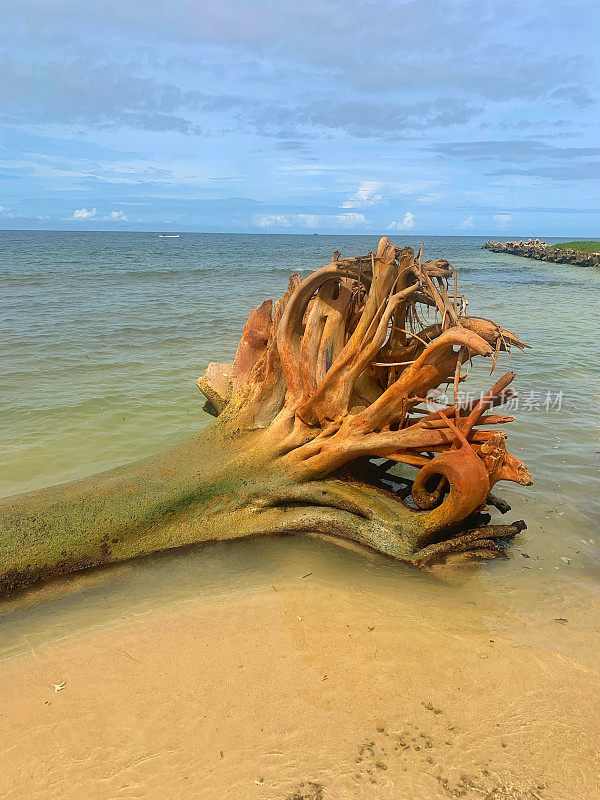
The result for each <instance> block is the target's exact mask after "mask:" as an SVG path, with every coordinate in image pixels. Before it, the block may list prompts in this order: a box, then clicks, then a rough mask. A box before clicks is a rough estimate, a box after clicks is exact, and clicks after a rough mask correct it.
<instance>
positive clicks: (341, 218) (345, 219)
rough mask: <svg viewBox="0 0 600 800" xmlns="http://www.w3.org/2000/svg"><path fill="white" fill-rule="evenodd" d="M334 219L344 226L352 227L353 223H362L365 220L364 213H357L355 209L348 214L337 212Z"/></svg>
mask: <svg viewBox="0 0 600 800" xmlns="http://www.w3.org/2000/svg"><path fill="white" fill-rule="evenodd" d="M335 219H336V221H337V222H339V223H340V225H343V226H344V228H353V227H354V226H355V225H362V224H363V223H365V222H366V221H367V220H366V219H365V215H364V214H357V213H356V212H355V211H353V212H351V213H350V214H337V215H336V216H335Z"/></svg>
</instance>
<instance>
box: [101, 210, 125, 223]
mask: <svg viewBox="0 0 600 800" xmlns="http://www.w3.org/2000/svg"><path fill="white" fill-rule="evenodd" d="M104 219H105V220H106V221H107V222H127V214H126V213H125V212H124V211H111V212H110V214H109V215H108V216H107V217H104Z"/></svg>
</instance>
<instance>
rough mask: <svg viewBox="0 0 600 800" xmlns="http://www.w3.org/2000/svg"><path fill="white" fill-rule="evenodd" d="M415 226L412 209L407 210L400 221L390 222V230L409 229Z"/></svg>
mask: <svg viewBox="0 0 600 800" xmlns="http://www.w3.org/2000/svg"><path fill="white" fill-rule="evenodd" d="M414 227H415V215H414V214H413V213H412V211H407V212H406V214H405V215H404V219H403V220H402V222H395V221H392V222H390V230H392V231H409V230H410V229H411V228H414Z"/></svg>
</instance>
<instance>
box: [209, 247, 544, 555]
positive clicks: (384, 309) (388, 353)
mask: <svg viewBox="0 0 600 800" xmlns="http://www.w3.org/2000/svg"><path fill="white" fill-rule="evenodd" d="M450 282H452V287H450ZM277 303H278V304H279V305H277V304H275V305H276V307H277V308H278V313H277V314H275V313H273V315H272V317H271V320H270V325H267V324H266V322H265V320H266V318H267V316H268V313H269V308H270V306H269V305H268V304H263V305H262V306H259V307H258V308H257V309H255V310H254V311H253V312H252V313H251V315H250V319H249V321H248V324H247V325H246V328H245V330H244V335H243V337H242V341H241V343H240V349H239V350H238V355H237V356H236V361H235V364H234V378H233V381H232V392H231V397H230V401H229V404H230V407H232V408H234V409H236V424H237V425H238V426H239V427H244V426H246V427H250V428H252V427H254V428H256V427H264V428H266V429H267V435H268V437H269V436H270V437H271V438H275V439H277V440H278V447H277V453H278V456H277V458H278V463H277V468H278V469H281V470H283V471H284V472H285V473H286V474H287V475H289V476H290V478H291V480H293V481H294V482H296V483H297V484H298V485H301V486H308V485H310V483H311V482H312V481H321V482H322V481H324V480H326V479H327V477H328V476H333V475H337V474H340V470H343V469H344V468H345V466H346V465H348V464H349V463H353V464H354V465H356V464H358V463H361V462H362V463H369V459H372V458H373V457H384V458H386V459H387V460H388V461H387V463H403V464H405V465H409V466H412V467H417V469H418V472H417V475H416V476H415V478H414V481H413V482H412V485H411V486H412V488H411V490H410V494H409V493H408V492H407V491H404V493H403V496H402V497H400V498H399V500H400V501H401V502H404V501H405V500H406V501H407V502H408V503H409V505H410V507H412V508H413V509H414V511H413V512H412V515H413V517H414V524H413V527H414V528H415V533H414V536H413V538H414V550H415V551H420V552H427V553H434V552H439V553H442V549H440V547H439V545H438V544H436V545H431V544H430V542H431V541H432V539H435V538H436V537H437V535H438V533H439V532H440V531H443V530H445V529H450V528H452V526H453V525H455V524H456V523H458V522H460V521H461V520H464V519H465V518H466V517H468V516H469V515H470V514H471V513H472V512H473V511H474V510H475V509H477V508H478V507H482V506H483V505H484V503H485V502H486V498H490V497H491V498H494V496H493V495H490V489H491V487H492V486H493V485H494V484H495V483H496V482H497V481H499V480H512V481H516V482H517V483H520V484H522V485H528V484H529V483H531V477H530V475H529V473H528V472H527V470H526V468H525V467H524V465H523V464H522V463H521V462H520V461H518V459H516V458H515V457H514V456H512V455H510V454H509V453H508V452H507V450H506V446H505V434H504V433H502V432H500V431H495V430H488V429H487V428H485V429H483V428H482V427H481V426H489V425H504V424H506V423H509V422H511V421H512V420H513V419H514V417H512V416H510V415H506V414H493V413H489V411H490V409H492V408H494V407H496V406H498V405H502V403H504V402H505V401H507V400H509V399H511V398H512V397H514V396H515V393H514V391H513V390H512V389H511V388H509V384H510V383H511V382H512V381H513V379H514V377H515V373H514V372H507V373H506V374H505V375H503V376H502V378H500V379H499V380H498V381H497V382H496V383H495V384H494V386H492V388H491V389H490V390H489V391H488V392H487V393H486V394H484V395H483V396H482V397H480V398H479V399H477V400H474V401H473V402H470V403H462V404H461V403H458V402H455V403H454V405H453V406H451V407H449V408H439V407H437V406H435V404H434V403H433V402H432V399H431V398H432V397H433V396H434V395H435V392H436V391H437V390H438V387H440V386H441V385H443V384H445V383H447V384H451V385H452V386H453V389H454V395H455V398H458V393H459V385H460V384H461V383H462V382H463V381H464V380H465V379H466V377H467V376H466V374H465V375H463V374H462V367H463V366H464V365H465V364H468V363H470V362H471V361H472V359H473V358H474V357H476V356H483V357H488V358H490V359H491V360H492V369H491V371H492V372H493V371H494V369H495V368H496V365H497V363H498V360H499V358H500V356H501V354H502V353H509V351H510V349H511V348H512V347H516V348H518V349H520V350H523V349H524V348H525V347H527V345H525V344H523V343H522V342H521V341H520V340H519V338H518V336H516V334H514V333H512V332H511V331H509V330H507V329H506V328H503V327H501V326H499V325H497V324H496V323H494V322H492V321H490V320H487V319H484V318H480V317H469V316H468V315H467V312H466V308H467V301H466V299H465V298H464V296H463V295H460V294H459V293H458V280H457V271H456V269H455V268H454V267H453V266H452V264H450V262H448V261H445V260H441V259H440V260H437V261H423V260H422V249H421V251H420V252H419V255H418V257H417V259H415V257H414V252H413V250H412V249H411V248H399V247H396V246H395V245H394V244H392V243H391V242H390V241H389V240H388V239H386V238H385V237H384V238H382V239H381V241H380V242H379V246H378V248H377V252H376V253H369V254H367V255H366V256H360V257H355V258H341V257H340V253H339V252H337V251H336V252H335V253H334V254H333V257H332V260H331V262H330V264H328V265H327V266H325V267H323V268H321V269H319V270H317V271H316V272H315V273H313V274H312V275H311V276H309V277H308V278H306V279H305V280H303V281H301V282H297V283H296V284H295V285H294V284H291V285H290V287H289V289H288V292H287V293H286V295H285V297H284V298H283V300H282V301H277ZM432 316H433V319H432ZM274 343H276V352H277V355H276V356H275V355H274V351H275V348H274ZM267 362H268V368H267V366H266V364H267ZM215 373H218V370H216V369H215V368H214V367H213V365H211V367H209V371H208V372H207V375H206V376H205V377H204V378H203V379H201V381H200V382H199V386H200V388H201V389H202V391H204V392H205V394H206V395H207V397H208V398H209V399H210V400H211V402H212V403H213V405H215V406H217V404H216V403H215V400H214V396H215V394H218V396H219V398H221V397H222V379H221V378H220V376H219V375H218V374H217V375H216V378H215V377H212V376H213V375H214V374H215ZM242 375H243V376H244V380H243V381H242V380H241V376H242ZM266 376H268V380H267V378H266ZM266 382H267V383H268V385H269V387H273V386H277V387H278V391H277V392H273V391H272V390H271V389H269V391H266V389H265V383H266ZM206 389H208V391H206ZM265 404H266V406H267V407H268V413H265V412H264V407H265ZM250 409H251V411H250ZM268 437H267V438H268ZM355 469H356V466H355ZM365 471H366V472H371V480H370V481H369V482H370V483H371V484H372V485H374V484H373V474H374V473H376V472H377V471H379V473H381V469H379V470H376V469H374V467H373V465H372V464H371V466H370V467H369V468H366V467H363V473H364V472H365ZM379 477H380V478H381V474H380V475H379ZM380 490H381V491H386V489H385V488H384V487H383V486H381V485H380ZM494 501H495V504H496V505H499V506H501V505H502V501H499V500H495V498H494V499H493V500H492V499H489V500H488V502H489V503H490V504H494ZM503 510H504V509H503ZM417 521H418V522H417ZM492 533H493V531H492ZM490 536H491V539H492V540H493V539H494V538H495V537H494V536H492V535H491V534H490ZM490 536H487V537H484V539H483V540H482V541H483V542H484V544H485V546H484V545H482V544H481V542H479V544H478V545H477V549H479V550H486V551H490V550H493V549H494V548H493V547H491V546H490V545H489V541H490ZM480 538H481V537H480ZM429 547H434V548H436V549H434V550H431V551H430V550H429ZM452 547H453V548H454V549H456V548H457V547H458V545H457V544H456V541H455V540H452ZM422 548H425V550H422ZM427 557H428V558H429V557H430V556H427Z"/></svg>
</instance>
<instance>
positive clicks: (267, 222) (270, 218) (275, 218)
mask: <svg viewBox="0 0 600 800" xmlns="http://www.w3.org/2000/svg"><path fill="white" fill-rule="evenodd" d="M254 224H255V225H256V226H257V228H275V227H277V228H289V227H290V224H291V223H290V220H289V217H286V216H284V215H283V214H259V215H258V216H256V217H254Z"/></svg>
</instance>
